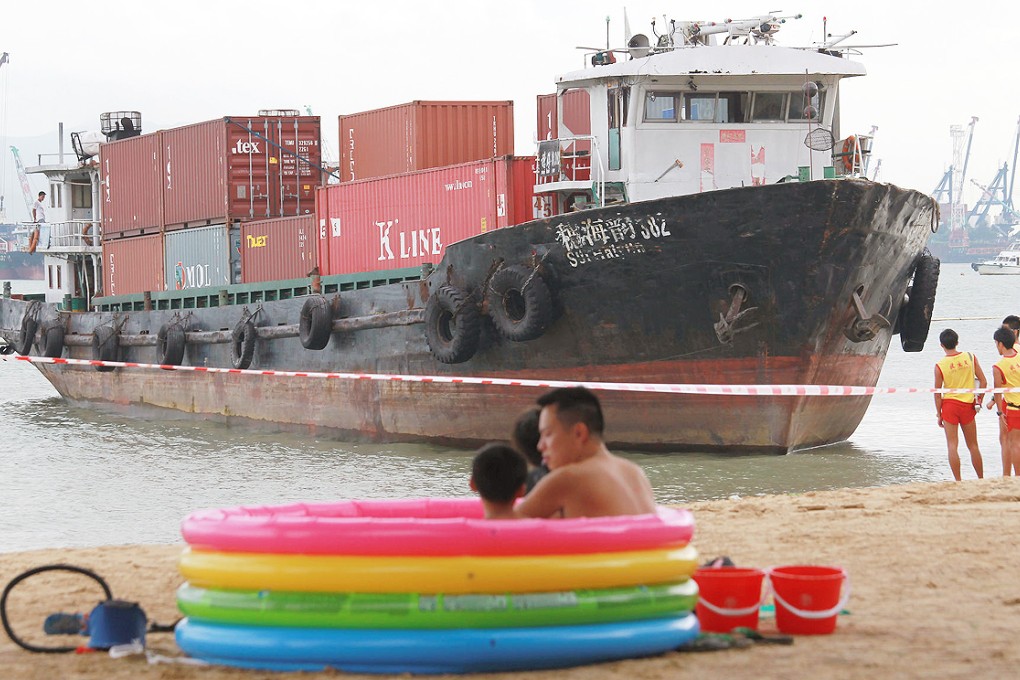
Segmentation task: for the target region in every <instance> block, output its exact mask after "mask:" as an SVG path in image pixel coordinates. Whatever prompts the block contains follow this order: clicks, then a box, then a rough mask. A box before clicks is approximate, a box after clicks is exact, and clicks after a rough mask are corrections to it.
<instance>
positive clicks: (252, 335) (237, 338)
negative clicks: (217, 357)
mask: <svg viewBox="0 0 1020 680" xmlns="http://www.w3.org/2000/svg"><path fill="white" fill-rule="evenodd" d="M233 336H234V337H233V340H232V341H231V343H230V363H231V364H232V365H233V366H234V368H239V369H241V370H244V369H246V368H248V367H249V366H251V360H252V358H253V357H254V356H255V340H256V338H257V337H258V333H257V331H256V330H255V324H254V323H253V322H252V320H251V319H250V318H249V319H245V320H243V321H240V322H238V324H237V326H236V327H235V328H234V332H233Z"/></svg>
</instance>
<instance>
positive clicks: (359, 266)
mask: <svg viewBox="0 0 1020 680" xmlns="http://www.w3.org/2000/svg"><path fill="white" fill-rule="evenodd" d="M534 167H535V159H534V157H533V156H527V157H513V156H507V157H504V158H495V159H491V160H484V161H476V162H473V163H463V164H461V165H454V166H450V167H445V168H437V169H434V170H424V171H421V172H414V173H408V174H404V175H394V176H391V177H382V178H378V179H367V180H361V181H357V182H342V183H340V184H336V185H332V186H328V187H322V188H320V189H319V190H318V192H317V193H316V209H315V213H316V215H317V217H318V219H319V271H320V273H321V274H323V275H331V274H351V273H357V272H367V271H383V270H388V269H402V268H405V267H415V266H419V265H421V264H425V263H432V264H437V263H438V262H439V261H440V260H441V259H442V257H443V253H444V252H445V249H446V246H448V245H449V244H451V243H454V242H455V241H460V240H463V239H465V238H468V237H470V236H474V235H476V234H481V233H483V232H485V231H488V230H490V229H498V228H500V227H507V226H511V225H514V224H519V223H521V222H527V221H529V220H531V219H532V218H533V206H532V201H533V198H534V192H533V188H534Z"/></svg>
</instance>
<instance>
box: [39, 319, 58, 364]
mask: <svg viewBox="0 0 1020 680" xmlns="http://www.w3.org/2000/svg"><path fill="white" fill-rule="evenodd" d="M39 340H40V345H41V346H42V351H43V352H42V354H43V356H44V357H49V358H51V359H56V358H57V357H59V356H60V355H62V354H63V353H64V325H63V324H62V323H60V322H59V321H47V322H46V323H44V324H43V327H42V334H41V337H40V338H39Z"/></svg>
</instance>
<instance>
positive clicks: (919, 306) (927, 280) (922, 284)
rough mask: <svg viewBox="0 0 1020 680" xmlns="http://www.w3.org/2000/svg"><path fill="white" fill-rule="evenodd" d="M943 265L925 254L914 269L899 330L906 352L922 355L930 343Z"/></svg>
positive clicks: (901, 313)
mask: <svg viewBox="0 0 1020 680" xmlns="http://www.w3.org/2000/svg"><path fill="white" fill-rule="evenodd" d="M940 268H941V262H940V261H939V259H938V258H937V257H935V256H933V255H932V254H931V253H928V252H925V253H924V254H922V255H921V257H920V258H918V260H917V265H915V266H914V278H913V283H911V284H910V287H909V288H907V301H906V302H905V303H904V304H903V306H902V307H900V311H899V315H898V316H897V324H896V325H897V326H898V328H899V333H900V346H901V347H903V351H904V352H920V351H921V350H923V349H924V342H925V340H927V339H928V329H929V328H930V327H931V315H932V310H934V308H935V293H936V291H937V290H938V287H939V270H940Z"/></svg>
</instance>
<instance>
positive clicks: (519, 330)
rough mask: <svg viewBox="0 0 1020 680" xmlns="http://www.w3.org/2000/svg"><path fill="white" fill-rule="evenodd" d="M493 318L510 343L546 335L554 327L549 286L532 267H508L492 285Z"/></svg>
mask: <svg viewBox="0 0 1020 680" xmlns="http://www.w3.org/2000/svg"><path fill="white" fill-rule="evenodd" d="M487 299H488V303H489V305H488V307H489V317H490V318H491V319H492V323H493V325H494V326H495V327H496V330H497V331H499V334H500V335H502V336H503V337H504V338H506V339H507V340H513V341H514V342H524V341H527V340H534V339H535V338H537V337H539V336H540V335H542V333H544V332H545V329H546V328H548V327H549V324H550V323H552V317H553V305H552V295H551V294H550V293H549V286H547V285H546V283H545V281H544V280H543V279H542V277H541V276H539V275H538V272H536V271H534V270H532V269H529V268H528V267H522V266H519V265H518V266H512V267H504V268H503V269H500V270H499V271H497V272H496V273H495V274H494V275H493V276H492V279H491V280H490V281H489V290H488V294H487Z"/></svg>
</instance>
